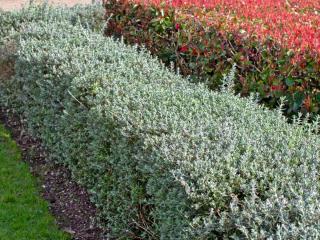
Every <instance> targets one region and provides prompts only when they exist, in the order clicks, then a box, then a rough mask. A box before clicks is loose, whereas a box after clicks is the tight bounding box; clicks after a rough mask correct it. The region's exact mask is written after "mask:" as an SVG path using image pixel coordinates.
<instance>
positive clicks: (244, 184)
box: [0, 12, 320, 239]
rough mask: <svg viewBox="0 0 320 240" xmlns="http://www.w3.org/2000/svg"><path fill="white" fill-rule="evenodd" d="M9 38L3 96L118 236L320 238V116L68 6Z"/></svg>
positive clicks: (30, 24) (2, 86)
mask: <svg viewBox="0 0 320 240" xmlns="http://www.w3.org/2000/svg"><path fill="white" fill-rule="evenodd" d="M43 14H46V13H45V12H44V13H43ZM6 39H7V41H9V39H10V41H13V42H14V43H15V44H16V47H17V50H16V51H15V52H14V53H13V57H14V59H15V76H14V77H12V78H11V79H8V80H7V81H2V82H1V83H0V86H1V87H0V89H1V92H2V95H1V102H2V104H6V105H7V106H10V107H11V108H14V109H15V110H16V111H18V112H19V113H21V114H23V115H24V117H25V118H26V119H27V123H28V126H29V130H30V131H31V132H32V133H33V134H34V135H35V136H37V137H39V138H40V139H41V140H42V142H43V144H44V146H45V147H46V149H47V151H48V153H50V159H51V160H52V161H59V162H60V163H63V164H65V165H66V166H67V167H68V168H69V169H70V170H71V171H72V174H73V177H74V178H75V179H76V180H78V181H79V182H80V183H81V184H83V185H84V186H86V187H87V189H88V190H89V191H90V193H91V196H92V201H94V202H95V203H96V204H97V206H98V207H99V209H100V211H101V215H100V220H101V223H102V224H104V226H105V227H106V229H110V234H109V235H110V237H119V238H122V239H137V238H138V237H140V238H142V239H319V234H320V218H319V215H320V207H319V206H320V201H319V200H320V192H319V149H320V140H319V137H318V136H316V135H315V134H314V132H316V131H317V127H316V125H311V124H308V123H304V124H302V125H299V124H293V125H290V124H288V123H286V120H285V118H284V117H283V116H282V115H281V113H279V112H277V111H270V110H267V109H265V108H264V107H261V106H258V105H257V104H256V103H255V102H254V101H253V100H252V99H244V98H239V97H238V96H234V95H233V94H232V93H230V92H229V91H222V92H221V93H218V92H214V91H210V90H208V89H207V87H205V86H204V85H202V84H199V85H196V84H191V83H189V82H187V81H186V80H185V79H184V78H183V77H181V76H179V75H177V74H176V73H174V72H173V71H171V70H168V69H167V68H166V67H165V66H164V65H163V64H162V63H160V62H159V61H158V60H157V59H156V58H153V57H152V56H151V55H150V54H149V53H148V52H147V51H146V50H144V49H140V50H138V47H136V46H126V45H125V44H124V43H123V42H118V41H115V40H113V39H112V38H105V37H103V36H102V35H101V34H99V33H95V32H92V31H91V30H90V29H86V28H83V26H82V25H81V24H80V23H75V24H71V22H70V19H69V18H68V17H65V18H59V19H56V20H55V21H51V20H45V19H44V20H43V19H42V20H39V21H37V22H33V23H29V24H26V25H23V26H21V28H20V31H19V32H15V33H12V34H10V36H8V37H7V38H6ZM226 79H227V78H226ZM297 122H298V123H299V121H298V120H297Z"/></svg>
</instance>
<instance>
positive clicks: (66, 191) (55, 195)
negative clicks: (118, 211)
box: [0, 108, 106, 240]
mask: <svg viewBox="0 0 320 240" xmlns="http://www.w3.org/2000/svg"><path fill="white" fill-rule="evenodd" d="M0 122H3V123H4V124H5V126H6V127H7V128H8V129H10V130H11V132H12V137H13V138H14V140H15V141H16V142H17V144H18V145H19V146H20V148H21V150H22V157H23V160H24V161H26V162H27V163H28V164H29V166H30V170H31V172H32V174H33V175H35V176H36V177H37V178H38V179H40V182H41V186H42V195H43V197H44V198H45V199H46V200H47V201H48V202H49V205H50V210H51V212H52V214H53V215H54V216H55V218H56V220H57V223H58V225H59V227H60V228H61V229H62V230H64V231H65V232H68V233H70V234H71V235H72V236H73V239H75V240H105V239H106V238H105V237H104V232H103V230H102V229H101V228H99V227H98V226H97V224H96V222H95V221H94V219H95V217H96V215H97V209H96V208H95V207H94V205H93V204H92V203H91V202H90V198H89V194H88V193H87V192H86V190H85V189H84V188H83V187H81V186H79V185H78V184H77V183H75V182H74V181H72V180H71V174H70V171H68V170H67V169H66V168H65V167H64V166H62V165H58V164H54V163H51V162H48V161H46V155H45V153H44V151H43V148H42V147H41V143H40V142H39V141H38V140H36V139H34V138H32V137H31V136H29V135H28V134H27V133H26V131H25V130H24V127H23V121H22V120H21V119H20V118H18V117H17V116H14V115H13V114H10V113H9V112H8V111H7V110H5V109H3V108H0Z"/></svg>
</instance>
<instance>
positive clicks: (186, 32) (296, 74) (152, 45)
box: [104, 0, 320, 116]
mask: <svg viewBox="0 0 320 240" xmlns="http://www.w3.org/2000/svg"><path fill="white" fill-rule="evenodd" d="M104 2H105V8H106V18H107V19H108V27H109V28H107V30H106V34H107V35H108V36H112V35H113V36H123V37H124V39H125V42H126V43H128V44H135V43H138V44H142V45H145V46H146V47H147V48H148V49H149V50H150V51H151V52H152V53H153V54H154V55H156V56H158V57H159V58H160V59H161V60H162V61H164V62H165V63H166V64H167V65H169V64H170V62H174V63H175V65H176V66H178V67H179V68H180V69H181V72H182V74H184V75H191V77H192V79H194V80H196V81H199V80H200V81H201V82H205V83H207V84H208V86H209V87H210V88H211V89H217V88H218V86H219V85H220V84H221V82H220V79H221V77H222V75H223V74H224V73H226V71H227V70H228V69H230V68H231V66H232V65H233V64H234V63H236V64H237V66H238V67H237V68H238V78H237V84H236V87H237V89H236V90H237V92H238V93H241V95H243V96H248V95H249V94H250V93H252V92H258V93H259V95H260V102H261V103H264V104H265V105H266V106H268V107H270V108H275V107H276V106H277V102H278V101H279V99H280V98H281V97H283V96H285V97H286V99H287V102H286V105H285V110H286V115H288V116H291V115H293V114H297V112H303V113H306V112H310V113H312V114H317V113H319V111H320V110H319V106H320V88H319V79H320V62H319V56H317V55H315V53H313V52H310V51H306V52H305V53H296V52H295V51H294V49H286V48H283V47H281V46H279V44H277V41H276V40H273V39H272V38H267V39H266V40H265V41H261V39H259V37H257V36H255V35H254V34H250V35H249V36H248V35H247V34H244V33H243V31H241V30H239V29H232V28H231V27H229V26H228V24H227V22H228V21H229V22H232V20H230V19H234V21H235V25H237V24H236V21H238V20H237V19H241V17H240V16H231V15H230V16H229V15H227V16H223V14H221V13H220V12H219V10H208V9H201V8H196V7H195V8H190V7H189V8H172V7H169V6H164V5H157V6H154V5H143V4H141V3H137V2H139V1H135V0H105V1H104ZM140 2H142V1H140ZM145 2H146V3H150V2H152V1H145ZM176 2H179V1H176ZM180 3H182V2H181V1H180ZM254 4H258V3H254ZM254 4H253V5H254ZM253 11H254V10H253ZM240 12H241V11H240ZM227 20H228V21H227ZM252 28H254V27H252ZM298 40H299V39H297V41H298ZM297 59H299V60H297Z"/></svg>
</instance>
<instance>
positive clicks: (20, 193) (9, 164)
mask: <svg viewBox="0 0 320 240" xmlns="http://www.w3.org/2000/svg"><path fill="white" fill-rule="evenodd" d="M0 239H1V240H33V239H35V240H41V239H52V240H60V239H70V238H69V236H68V235H66V234H65V233H63V232H62V231H59V230H58V227H57V225H56V224H55V221H54V218H53V217H52V216H51V215H50V214H49V211H48V204H47V203H46V202H45V201H44V200H43V199H42V198H41V196H40V195H39V191H38V189H37V186H36V181H35V179H34V177H33V176H32V175H31V173H30V172H29V169H28V165H27V164H26V163H24V162H22V161H21V154H20V150H19V148H18V147H17V145H16V144H15V142H14V141H13V140H12V139H11V138H10V134H9V133H8V132H7V131H6V130H5V129H4V127H3V126H2V125H0Z"/></svg>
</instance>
